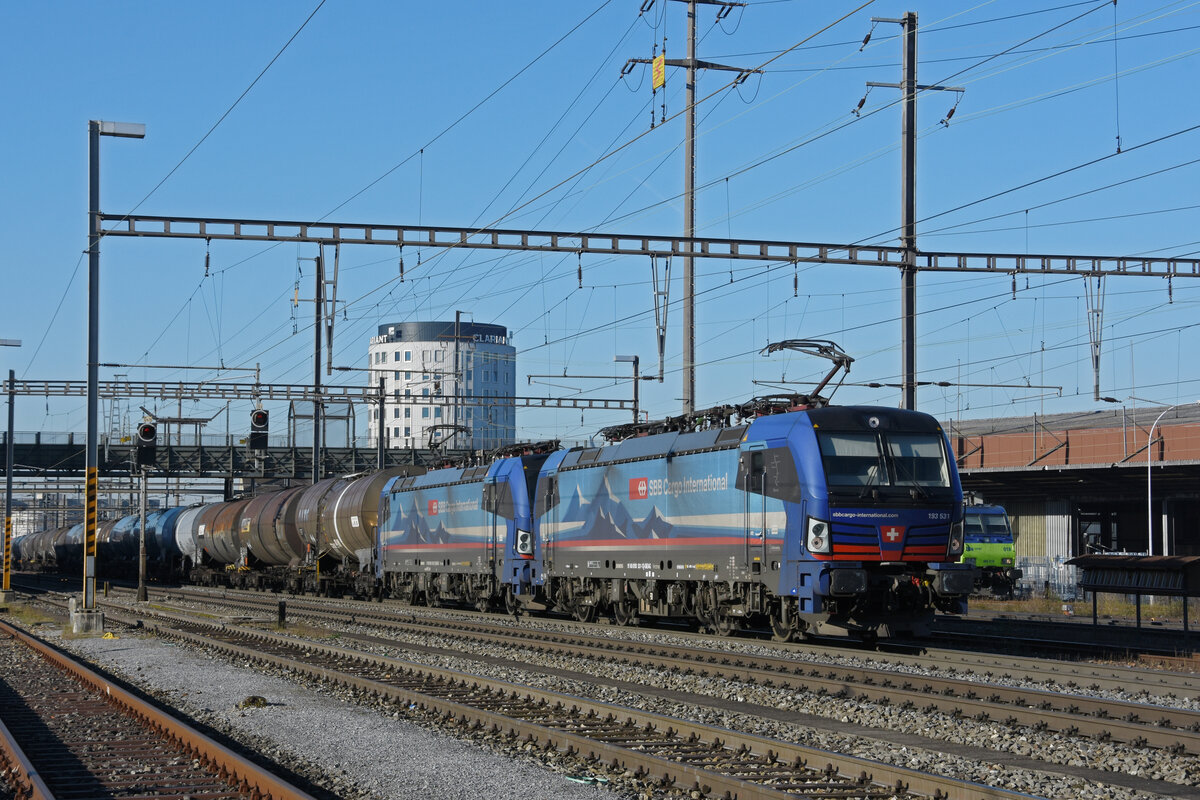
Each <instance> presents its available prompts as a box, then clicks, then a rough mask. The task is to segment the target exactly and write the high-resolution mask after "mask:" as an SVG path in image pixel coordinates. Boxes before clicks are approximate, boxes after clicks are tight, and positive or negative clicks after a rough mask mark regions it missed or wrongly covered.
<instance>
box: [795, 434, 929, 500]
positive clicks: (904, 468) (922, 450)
mask: <svg viewBox="0 0 1200 800" xmlns="http://www.w3.org/2000/svg"><path fill="white" fill-rule="evenodd" d="M817 440H818V441H819V442H820V446H821V460H822V462H823V463H824V465H825V482H826V484H827V485H828V486H829V488H830V489H837V488H839V487H842V488H845V487H855V488H862V489H865V488H870V487H932V488H949V487H950V470H949V468H948V467H947V464H946V451H945V447H944V446H943V443H942V437H941V436H940V435H938V434H932V433H928V434H926V433H891V434H881V433H835V432H829V431H820V432H818V433H817Z"/></svg>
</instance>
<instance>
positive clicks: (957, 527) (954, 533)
mask: <svg viewBox="0 0 1200 800" xmlns="http://www.w3.org/2000/svg"><path fill="white" fill-rule="evenodd" d="M962 553H963V524H962V520H959V521H958V522H955V523H953V524H952V525H951V526H950V545H949V546H948V547H947V548H946V554H947V555H951V556H961V555H962Z"/></svg>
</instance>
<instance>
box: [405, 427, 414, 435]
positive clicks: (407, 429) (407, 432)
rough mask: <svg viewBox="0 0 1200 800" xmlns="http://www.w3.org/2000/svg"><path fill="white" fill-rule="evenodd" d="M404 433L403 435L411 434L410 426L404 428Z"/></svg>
mask: <svg viewBox="0 0 1200 800" xmlns="http://www.w3.org/2000/svg"><path fill="white" fill-rule="evenodd" d="M404 435H405V436H412V428H405V429H404Z"/></svg>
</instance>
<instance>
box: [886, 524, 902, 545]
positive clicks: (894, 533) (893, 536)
mask: <svg viewBox="0 0 1200 800" xmlns="http://www.w3.org/2000/svg"><path fill="white" fill-rule="evenodd" d="M880 530H881V531H882V532H883V538H884V539H887V540H888V541H889V542H891V543H892V544H895V543H896V542H898V541H900V540H901V539H903V538H904V528H901V527H900V526H899V525H889V526H888V527H886V528H880Z"/></svg>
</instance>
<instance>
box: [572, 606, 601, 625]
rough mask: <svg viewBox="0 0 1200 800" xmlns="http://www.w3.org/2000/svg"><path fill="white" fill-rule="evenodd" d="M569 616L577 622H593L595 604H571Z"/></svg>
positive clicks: (594, 618)
mask: <svg viewBox="0 0 1200 800" xmlns="http://www.w3.org/2000/svg"><path fill="white" fill-rule="evenodd" d="M571 616H572V617H574V618H575V619H576V620H577V621H579V622H595V621H596V606H595V605H584V604H583V603H575V604H574V605H573V606H571Z"/></svg>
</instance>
